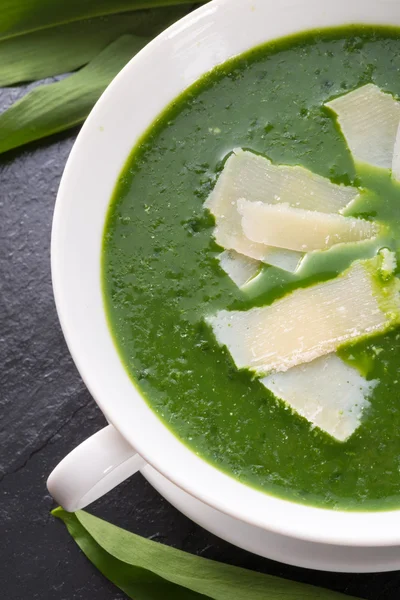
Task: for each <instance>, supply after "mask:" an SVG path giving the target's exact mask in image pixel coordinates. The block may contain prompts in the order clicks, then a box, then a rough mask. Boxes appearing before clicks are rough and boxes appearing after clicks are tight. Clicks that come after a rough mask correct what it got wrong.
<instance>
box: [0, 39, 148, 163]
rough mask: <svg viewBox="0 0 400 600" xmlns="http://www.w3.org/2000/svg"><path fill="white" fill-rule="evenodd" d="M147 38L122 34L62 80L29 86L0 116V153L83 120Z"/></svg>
mask: <svg viewBox="0 0 400 600" xmlns="http://www.w3.org/2000/svg"><path fill="white" fill-rule="evenodd" d="M147 42H148V38H142V37H136V36H132V35H125V36H123V37H121V38H119V39H118V40H117V41H115V42H114V43H112V44H110V45H109V46H107V48H106V49H105V50H103V52H101V53H100V54H99V55H98V56H97V57H96V58H95V59H94V60H93V61H92V62H90V63H89V64H88V65H87V66H86V67H83V69H81V70H80V71H78V72H77V73H74V74H73V75H70V76H69V77H67V78H66V79H63V80H62V81H59V82H57V83H52V84H49V85H42V86H40V87H37V88H35V89H33V90H32V91H31V92H29V93H28V94H27V95H26V96H24V97H23V98H21V100H19V101H18V102H16V103H15V104H13V105H12V106H11V107H10V108H9V109H8V110H6V111H5V112H3V113H2V114H1V115H0V153H1V152H6V151H7V150H10V149H12V148H16V147H18V146H22V145H23V144H26V143H28V142H32V141H33V140H38V139H41V138H44V137H46V136H48V135H51V134H53V133H57V132H59V131H64V130H65V129H68V128H70V127H73V126H74V125H78V124H79V123H82V121H84V120H85V118H86V117H87V115H88V114H89V112H90V110H91V108H92V107H93V105H94V104H95V102H96V101H97V99H98V98H99V96H100V95H101V94H102V92H103V91H104V90H105V88H106V87H107V85H108V84H109V83H110V81H111V80H112V79H113V78H114V77H115V75H116V74H117V73H118V72H119V71H120V70H121V69H122V67H123V66H124V65H125V64H126V63H127V62H128V61H129V60H130V58H132V56H133V55H134V54H135V53H136V52H138V51H139V50H140V49H141V48H142V47H143V46H144V45H145V44H146V43H147Z"/></svg>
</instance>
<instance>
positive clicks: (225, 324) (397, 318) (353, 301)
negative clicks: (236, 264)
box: [207, 258, 400, 375]
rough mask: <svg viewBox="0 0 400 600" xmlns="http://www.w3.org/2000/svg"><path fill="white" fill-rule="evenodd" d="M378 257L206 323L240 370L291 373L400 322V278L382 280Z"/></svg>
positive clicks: (260, 372)
mask: <svg viewBox="0 0 400 600" xmlns="http://www.w3.org/2000/svg"><path fill="white" fill-rule="evenodd" d="M377 261H378V259H375V258H374V259H369V260H364V261H357V262H355V263H353V264H352V265H351V267H350V268H349V269H348V270H347V271H345V272H344V273H343V274H342V275H340V276H339V277H337V278H336V279H331V280H329V281H326V282H323V283H318V284H316V285H313V286H311V287H308V288H299V289H297V290H295V291H294V292H292V293H291V294H288V295H287V296H285V297H283V298H281V299H280V300H277V301H275V302H274V303H273V304H271V305H270V306H264V307H262V308H252V309H251V310H248V311H226V310H222V311H220V312H218V313H217V314H216V315H214V316H211V317H208V318H207V322H208V323H209V324H210V325H211V327H212V328H213V331H214V335H215V337H216V339H217V341H218V343H219V344H221V345H223V346H226V347H227V348H228V350H229V352H230V354H231V356H232V358H233V360H234V362H235V364H236V366H237V367H238V368H239V369H242V368H247V369H250V370H251V371H254V372H255V373H258V374H261V375H267V374H269V373H271V372H277V371H287V370H288V369H290V368H292V367H295V366H296V365H299V364H301V363H305V362H311V361H312V360H314V359H315V358H318V357H319V356H323V355H325V354H329V353H330V352H335V351H336V349H337V348H338V347H339V346H341V345H343V344H345V343H347V342H350V341H355V340H359V339H362V338H363V337H364V336H367V335H373V334H377V333H383V332H384V331H386V330H388V329H389V328H391V327H393V326H394V325H396V324H399V323H400V281H399V280H398V279H397V278H395V277H393V278H392V279H391V280H390V281H389V282H387V283H382V284H379V283H378V280H377V275H376V273H377V269H378V264H377ZM379 262H381V259H380V258H379Z"/></svg>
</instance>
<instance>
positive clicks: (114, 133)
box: [51, 0, 400, 546]
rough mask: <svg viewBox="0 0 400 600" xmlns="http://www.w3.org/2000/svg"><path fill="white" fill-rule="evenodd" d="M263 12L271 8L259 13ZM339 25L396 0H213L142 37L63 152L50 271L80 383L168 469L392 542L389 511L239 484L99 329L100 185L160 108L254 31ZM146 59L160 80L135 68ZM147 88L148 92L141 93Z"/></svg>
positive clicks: (392, 15) (305, 529) (104, 194)
mask: <svg viewBox="0 0 400 600" xmlns="http://www.w3.org/2000/svg"><path fill="white" fill-rule="evenodd" d="M321 4H323V5H324V6H322V7H321V6H320V5H321ZM288 9H290V10H291V11H292V12H291V13H290V12H289V11H288ZM305 9H306V10H305ZM285 11H286V12H285ZM304 13H305V14H304ZM270 14H274V15H275V16H274V19H266V20H265V21H263V19H262V18H263V17H265V16H269V15H270ZM286 15H290V16H286ZM260 16H261V18H260ZM281 17H282V18H281ZM307 23H308V25H307ZM346 24H347V25H348V24H376V25H392V26H393V25H394V24H395V25H397V26H400V3H397V0H379V2H375V3H368V5H365V4H364V1H363V0H336V2H335V3H334V6H327V5H325V3H321V2H320V0H297V1H293V0H281V2H280V3H279V4H278V5H277V4H276V3H275V2H273V0H213V1H212V2H211V3H209V4H205V5H204V6H202V7H200V8H198V9H197V10H196V11H194V12H192V13H190V14H189V15H187V16H185V17H184V18H183V19H181V20H180V21H178V22H177V23H175V24H174V25H172V26H171V27H170V28H168V29H167V30H166V31H164V32H163V33H161V34H160V35H159V36H158V37H157V38H155V39H154V40H153V41H152V42H150V44H149V45H148V46H146V47H145V48H144V49H143V50H142V51H141V52H139V54H137V55H136V56H135V57H134V58H133V59H132V60H131V61H130V62H129V63H128V64H127V65H126V66H125V67H124V68H123V69H122V71H121V72H120V73H119V74H118V75H117V77H116V78H115V79H114V80H113V82H112V83H111V84H110V85H109V86H108V88H107V89H106V91H105V92H104V93H103V95H102V96H101V98H100V99H99V101H98V102H97V103H96V105H95V107H94V108H93V110H92V112H91V113H90V115H89V117H88V119H87V120H86V122H85V124H84V125H83V127H82V129H81V131H80V133H79V135H78V137H77V140H76V142H75V144H74V146H73V149H72V151H71V153H70V156H69V158H68V161H67V164H66V167H65V170H64V173H63V176H62V180H61V183H60V187H59V191H58V195H57V201H56V206H55V210H54V217H53V228H52V239H51V269H52V281H53V290H54V296H55V302H56V307H57V312H58V316H59V320H60V323H61V327H62V330H63V333H64V337H65V339H66V342H67V345H68V348H69V350H70V353H71V355H72V357H73V359H74V362H75V364H76V366H77V368H78V371H79V373H80V375H81V377H82V379H83V380H84V382H85V384H86V386H87V387H88V389H89V391H90V392H91V394H92V396H93V397H94V399H95V400H96V402H97V404H98V405H99V407H100V409H101V410H102V412H103V413H104V414H105V416H106V418H107V419H108V421H109V422H110V423H112V424H113V425H114V426H115V427H116V428H117V429H118V431H119V432H120V433H121V434H122V435H123V436H124V437H125V438H126V440H127V441H128V442H129V443H130V444H131V445H132V446H133V447H134V448H135V449H136V450H137V451H138V453H139V454H140V455H141V456H142V457H143V458H144V459H145V460H146V461H147V462H148V463H149V464H151V465H152V466H153V467H154V468H155V469H156V470H157V471H159V472H160V473H161V474H163V475H164V476H165V477H167V479H169V480H170V481H172V482H173V483H174V484H175V485H177V486H178V487H180V488H182V489H183V490H185V491H186V492H188V493H189V494H191V495H192V496H194V497H196V498H198V499H199V500H201V501H202V502H204V503H206V504H208V505H210V506H212V507H214V508H216V509H217V510H219V511H221V512H224V513H226V514H228V515H230V516H232V517H234V518H237V519H239V520H242V521H245V522H247V523H249V524H251V525H254V526H256V527H261V528H263V529H267V530H270V531H273V532H275V533H279V534H282V535H285V536H289V537H294V538H298V539H303V540H307V541H312V542H319V543H325V544H335V545H338V544H339V545H349V546H394V545H400V528H399V531H397V528H396V526H395V525H396V523H398V524H400V510H390V511H385V512H366V511H364V512H357V511H352V512H350V511H335V510H330V509H323V508H316V507H313V506H307V505H303V504H296V503H294V502H291V501H288V500H284V499H280V498H277V497H275V496H271V495H269V494H267V493H265V492H261V491H258V490H256V489H253V488H251V487H249V486H247V485H244V484H242V483H240V482H239V481H237V480H235V479H233V478H232V477H230V476H228V475H226V474H225V473H223V472H222V471H219V470H218V469H217V468H216V467H214V466H212V465H210V464H209V463H207V462H206V461H205V460H203V459H201V458H199V457H198V456H196V454H195V453H194V452H193V451H192V450H190V449H189V448H187V447H186V446H185V445H184V444H183V443H182V442H180V441H179V440H178V439H177V438H176V437H175V436H174V435H173V434H172V433H171V432H170V431H169V429H167V427H166V426H165V425H164V424H163V423H162V422H161V420H160V419H159V418H158V417H157V416H156V415H155V413H153V411H152V410H151V409H150V407H149V406H148V405H147V403H146V401H145V399H144V398H143V397H142V396H141V395H140V392H139V390H138V389H137V388H135V386H134V385H133V384H132V380H131V379H130V378H129V376H128V374H127V372H126V371H125V369H124V367H123V365H122V361H121V360H120V357H119V355H118V353H117V349H116V347H115V346H114V343H113V340H112V337H111V333H110V331H109V329H108V324H107V319H106V315H105V310H104V306H103V299H102V291H101V279H100V260H99V258H100V254H99V249H100V250H101V242H102V233H103V226H104V220H105V215H106V209H107V207H108V204H109V201H110V198H111V193H112V190H113V188H114V185H115V182H116V180H117V177H118V174H119V173H120V171H121V168H122V167H123V165H124V163H125V161H126V159H127V157H128V155H129V153H130V151H131V149H132V147H133V146H134V145H135V144H136V142H137V140H138V139H139V138H140V137H141V134H142V133H143V132H144V131H146V129H147V127H148V125H150V123H151V122H152V121H154V119H156V118H157V116H158V115H159V114H160V112H161V110H162V108H163V107H165V106H166V105H167V104H168V103H169V102H170V101H171V100H173V98H175V97H176V96H178V95H179V93H181V91H183V90H184V89H186V88H187V87H188V86H189V85H190V84H191V83H194V82H195V81H196V80H197V79H198V77H199V76H200V75H201V74H203V73H206V72H208V71H209V70H210V68H212V67H213V66H216V65H217V64H220V63H222V62H225V60H227V59H228V58H230V57H232V56H235V55H237V54H241V53H242V52H244V51H245V50H246V49H249V48H251V47H253V46H256V45H258V44H259V43H261V42H267V41H270V40H273V39H277V38H279V37H284V36H285V35H289V34H292V33H293V34H295V33H300V32H302V31H306V30H307V29H315V28H324V27H327V26H329V27H335V26H342V25H346ZM249 28H250V29H251V28H253V29H252V31H251V33H250V32H249ZM263 28H267V32H265V31H264V29H263ZM279 32H281V33H280V34H279ZM263 36H264V37H263ZM149 66H151V68H152V69H153V71H152V72H154V75H153V79H155V78H156V74H157V77H159V78H160V81H162V82H163V86H159V85H156V82H154V81H152V79H149V78H148V77H147V76H146V73H148V68H149ZM167 78H169V79H170V80H171V81H169V80H167ZM132 81H134V82H135V83H136V84H138V83H143V86H142V87H141V88H140V89H141V93H140V94H137V93H136V94H135V93H134V92H133V90H132V88H133V86H132V85H131V82H132ZM164 87H165V89H164ZM152 88H153V89H152ZM174 90H175V91H174ZM152 91H153V92H154V91H156V92H157V91H158V93H159V97H158V98H156V99H152V98H151V97H150V94H151V92H152ZM135 102H136V103H137V104H138V107H139V109H140V115H137V114H136V113H135V114H133V112H134V111H132V116H131V115H130V113H129V106H131V107H132V106H135ZM157 102H158V104H157ZM129 103H131V104H130V105H129ZM156 106H157V109H156ZM160 106H161V110H160ZM116 107H118V110H116ZM127 115H129V116H130V119H129V120H126V116H127ZM139 116H140V118H139ZM124 119H125V121H124ZM129 136H130V137H129ZM99 164H100V165H101V169H99V168H98V166H99ZM92 196H95V197H96V199H98V202H97V200H96V202H97V204H96V203H95V201H94V200H93V198H92ZM100 208H101V210H100ZM96 260H97V262H96Z"/></svg>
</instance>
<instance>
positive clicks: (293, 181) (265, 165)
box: [205, 149, 359, 272]
mask: <svg viewBox="0 0 400 600" xmlns="http://www.w3.org/2000/svg"><path fill="white" fill-rule="evenodd" d="M358 195H359V192H358V190H357V189H356V188H351V187H346V186H342V185H335V184H333V183H331V182H330V181H329V179H325V178H324V177H321V176H319V175H315V174H314V173H311V172H310V171H307V170H306V169H303V168H302V167H288V166H275V165H273V164H272V163H271V162H270V161H269V160H268V159H267V158H263V157H261V156H258V155H256V154H253V153H252V152H247V151H244V150H241V149H238V150H235V151H234V152H233V154H232V155H231V156H230V157H229V158H228V160H227V161H226V164H225V167H224V169H223V171H222V173H221V175H220V176H219V178H218V181H217V183H216V186H215V188H214V190H213V191H212V193H211V194H210V196H209V197H208V199H207V200H206V202H205V207H206V208H208V209H209V210H210V212H211V213H212V214H213V215H214V217H215V221H216V227H215V230H214V237H215V240H216V242H217V244H219V245H220V246H222V247H223V248H225V249H227V250H235V251H236V252H238V253H240V254H244V255H246V256H248V257H250V258H253V259H255V260H260V261H262V262H264V263H267V264H270V265H274V266H276V267H279V268H281V269H284V270H286V271H290V272H295V271H296V269H297V267H298V265H299V263H300V260H301V259H302V256H303V255H302V253H299V252H293V251H291V250H287V251H282V250H277V248H271V247H269V246H267V245H265V244H258V243H256V242H252V241H250V240H249V239H248V238H247V237H246V236H245V235H244V234H243V230H242V225H241V216H240V215H239V213H238V211H237V201H238V200H239V199H240V198H243V197H245V198H246V199H247V200H250V201H260V202H265V203H269V204H278V203H285V202H287V203H289V204H290V205H291V206H295V207H299V208H304V209H309V210H314V209H318V210H319V211H320V212H328V213H329V212H338V211H339V210H342V209H344V208H345V207H346V206H347V205H348V204H349V203H350V202H352V201H353V200H355V199H356V198H357V197H358Z"/></svg>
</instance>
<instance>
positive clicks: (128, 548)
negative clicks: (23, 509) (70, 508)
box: [53, 508, 350, 600]
mask: <svg viewBox="0 0 400 600" xmlns="http://www.w3.org/2000/svg"><path fill="white" fill-rule="evenodd" d="M53 515H54V516H55V517H58V518H59V519H61V520H62V521H64V523H65V525H66V526H67V529H68V531H69V533H70V534H71V536H72V537H73V538H74V540H75V541H76V543H77V544H78V546H79V547H80V548H81V550H82V551H83V552H84V554H85V555H86V556H87V557H88V558H89V560H90V561H91V562H92V563H93V564H94V565H95V566H96V567H97V568H98V569H99V570H100V571H101V572H102V573H103V574H104V575H105V576H106V577H107V578H108V579H110V580H111V581H113V582H114V583H115V585H117V586H118V587H119V588H120V589H122V590H123V591H124V592H125V593H126V594H127V595H128V597H130V598H134V599H135V600H159V599H160V600H161V599H163V600H164V599H166V600H167V599H169V598H171V600H172V598H174V600H175V599H179V600H180V599H182V600H195V599H196V600H197V599H198V600H200V599H201V598H209V599H211V600H232V598H234V599H235V600H299V599H300V598H301V600H346V599H347V600H350V597H349V596H344V595H342V594H338V593H336V592H332V591H330V590H325V589H322V588H317V587H314V586H310V585H306V584H302V583H297V582H294V581H289V580H286V579H281V578H279V577H273V576H271V575H263V574H262V573H257V572H255V571H249V570H248V569H241V568H239V567H233V566H230V565H226V564H224V563H219V562H216V561H213V560H209V559H206V558H202V557H200V556H195V555H193V554H188V553H187V552H182V551H181V550H176V549H175V548H171V547H169V546H164V545H163V544H159V543H157V542H152V541H150V540H146V539H144V538H142V537H140V536H138V535H135V534H133V533H129V532H128V531H125V530H124V529H120V528H119V527H115V526H114V525H111V524H110V523H107V522H106V521H103V520H101V519H98V518H97V517H94V516H92V515H90V514H88V513H86V512H84V511H78V512H76V513H67V512H65V511H64V510H63V509H62V508H57V509H56V510H54V511H53ZM163 586H165V593H163ZM171 586H174V587H173V588H171ZM177 590H180V591H181V592H182V593H181V594H178V592H177ZM160 593H161V595H160ZM171 594H176V595H175V596H174V595H171Z"/></svg>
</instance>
